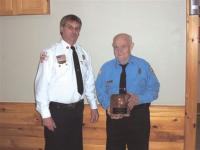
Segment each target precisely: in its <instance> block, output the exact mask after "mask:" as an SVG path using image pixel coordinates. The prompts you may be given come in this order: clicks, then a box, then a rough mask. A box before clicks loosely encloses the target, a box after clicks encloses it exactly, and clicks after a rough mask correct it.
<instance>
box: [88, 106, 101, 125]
mask: <svg viewBox="0 0 200 150" xmlns="http://www.w3.org/2000/svg"><path fill="white" fill-rule="evenodd" d="M90 114H91V117H90V122H91V123H94V122H97V121H98V119H99V112H98V109H91V111H90Z"/></svg>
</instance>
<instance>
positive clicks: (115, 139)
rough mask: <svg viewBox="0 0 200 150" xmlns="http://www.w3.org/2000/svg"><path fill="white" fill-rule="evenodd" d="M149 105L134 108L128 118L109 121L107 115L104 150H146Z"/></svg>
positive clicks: (148, 130)
mask: <svg viewBox="0 0 200 150" xmlns="http://www.w3.org/2000/svg"><path fill="white" fill-rule="evenodd" d="M149 105H150V104H141V105H138V106H135V107H134V108H133V110H132V111H131V115H130V117H125V118H122V119H117V120H115V119H111V118H110V116H108V115H107V120H106V130H107V143H106V150H125V149H126V147H127V148H128V150H148V147H149V135H150V112H149Z"/></svg>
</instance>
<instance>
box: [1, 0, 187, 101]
mask: <svg viewBox="0 0 200 150" xmlns="http://www.w3.org/2000/svg"><path fill="white" fill-rule="evenodd" d="M185 10H186V8H185V1H183V0H109V1H108V0H51V14H50V15H44V16H32V15H29V16H8V17H0V22H1V23H2V34H1V35H0V37H1V38H2V48H1V51H0V52H1V53H2V56H3V57H4V59H3V60H0V64H2V66H3V67H2V73H3V75H2V79H1V82H2V84H3V89H2V93H1V95H0V101H1V100H7V101H26V102H27V101H28V102H33V101H34V93H33V81H34V77H35V74H36V69H37V64H38V59H39V52H40V50H42V49H43V48H46V47H49V46H50V45H52V44H53V43H55V42H57V41H59V39H60V36H59V21H60V19H61V17H62V16H64V15H66V14H69V13H74V14H77V15H78V16H80V18H81V19H82V21H83V27H82V31H81V35H80V38H79V43H81V45H82V46H83V47H85V48H87V49H88V51H89V53H90V54H91V56H92V60H93V67H94V71H95V74H97V72H98V70H99V68H100V66H101V65H102V64H103V63H104V62H105V61H107V60H109V59H111V58H113V51H112V47H111V43H112V38H113V36H114V35H115V34H117V33H119V32H127V33H129V34H131V35H132V36H133V40H134V42H135V48H134V50H133V54H134V55H137V56H139V57H142V58H145V59H146V60H148V61H149V62H150V64H151V65H152V67H153V68H154V71H155V73H156V74H157V76H158V78H159V80H160V83H161V90H160V97H159V99H158V100H157V101H156V102H155V103H154V104H163V105H164V104H169V105H184V103H185V102H184V100H185V98H184V97H185V58H186V57H185V52H186V41H185V37H186V33H185V30H186V20H185V18H186V16H185Z"/></svg>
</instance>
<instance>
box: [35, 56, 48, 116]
mask: <svg viewBox="0 0 200 150" xmlns="http://www.w3.org/2000/svg"><path fill="white" fill-rule="evenodd" d="M47 57H48V59H47V60H45V61H44V62H43V63H40V64H39V66H38V71H37V75H36V78H35V98H36V110H37V111H38V112H39V113H40V114H41V116H42V118H48V117H50V116H51V114H50V111H49V100H48V85H49V81H50V76H51V65H52V56H50V54H49V53H47Z"/></svg>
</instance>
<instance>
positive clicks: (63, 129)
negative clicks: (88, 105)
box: [44, 101, 84, 150]
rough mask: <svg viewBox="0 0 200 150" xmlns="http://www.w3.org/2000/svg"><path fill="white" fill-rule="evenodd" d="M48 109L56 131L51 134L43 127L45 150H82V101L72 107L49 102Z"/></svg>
mask: <svg viewBox="0 0 200 150" xmlns="http://www.w3.org/2000/svg"><path fill="white" fill-rule="evenodd" d="M49 108H50V112H51V116H52V118H53V120H54V121H55V124H56V129H55V130H54V132H52V131H50V130H48V129H47V128H46V127H45V129H44V136H45V150H83V138H82V124H83V109H84V104H83V101H80V102H78V103H76V104H72V105H70V104H69V105H68V104H61V103H56V102H51V103H50V106H49Z"/></svg>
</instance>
